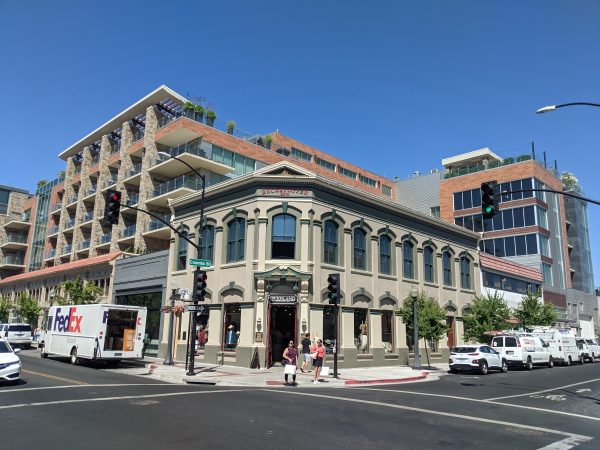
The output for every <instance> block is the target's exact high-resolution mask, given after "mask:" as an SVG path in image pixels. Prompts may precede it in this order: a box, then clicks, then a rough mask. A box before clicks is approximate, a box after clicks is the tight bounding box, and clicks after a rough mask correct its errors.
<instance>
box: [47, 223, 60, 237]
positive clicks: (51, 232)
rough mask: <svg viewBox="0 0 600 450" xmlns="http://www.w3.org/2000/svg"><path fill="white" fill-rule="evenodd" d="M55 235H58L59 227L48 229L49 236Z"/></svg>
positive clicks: (54, 226)
mask: <svg viewBox="0 0 600 450" xmlns="http://www.w3.org/2000/svg"><path fill="white" fill-rule="evenodd" d="M55 233H58V225H52V226H51V227H48V236H50V235H51V234H55Z"/></svg>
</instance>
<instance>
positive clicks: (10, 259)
mask: <svg viewBox="0 0 600 450" xmlns="http://www.w3.org/2000/svg"><path fill="white" fill-rule="evenodd" d="M24 268H25V256H23V255H8V256H5V257H3V258H2V259H1V260H0V269H8V270H11V269H12V270H15V269H24Z"/></svg>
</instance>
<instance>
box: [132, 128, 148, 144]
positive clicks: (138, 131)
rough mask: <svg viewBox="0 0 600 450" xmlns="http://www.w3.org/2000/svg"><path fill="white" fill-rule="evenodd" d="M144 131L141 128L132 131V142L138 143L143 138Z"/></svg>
mask: <svg viewBox="0 0 600 450" xmlns="http://www.w3.org/2000/svg"><path fill="white" fill-rule="evenodd" d="M144 132H145V130H144V129H143V128H137V129H135V130H134V131H133V142H135V141H139V140H140V139H142V138H143V137H144Z"/></svg>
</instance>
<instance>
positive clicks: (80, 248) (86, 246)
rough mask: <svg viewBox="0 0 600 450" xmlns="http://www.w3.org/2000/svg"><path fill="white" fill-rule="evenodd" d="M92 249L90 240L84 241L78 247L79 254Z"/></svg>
mask: <svg viewBox="0 0 600 450" xmlns="http://www.w3.org/2000/svg"><path fill="white" fill-rule="evenodd" d="M89 249H90V239H89V238H88V239H84V240H83V241H81V242H80V243H79V245H78V246H77V252H78V253H79V252H84V251H87V250H89Z"/></svg>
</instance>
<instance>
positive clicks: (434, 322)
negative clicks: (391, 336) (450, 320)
mask: <svg viewBox="0 0 600 450" xmlns="http://www.w3.org/2000/svg"><path fill="white" fill-rule="evenodd" d="M416 300H417V317H418V321H419V322H418V324H419V337H421V338H425V339H426V340H428V341H432V342H437V341H439V340H440V339H441V338H442V337H444V336H445V335H446V333H447V332H448V326H447V325H446V314H445V313H444V310H443V309H442V308H441V306H440V305H439V303H438V302H437V300H436V299H435V298H433V297H429V296H428V295H427V294H425V292H423V291H421V292H419V295H418V296H417V299H416ZM398 312H399V314H400V317H402V321H403V322H404V323H405V324H406V333H407V334H409V335H412V333H413V299H412V297H410V296H408V297H406V298H405V299H404V302H403V305H402V306H401V307H400V308H398Z"/></svg>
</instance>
